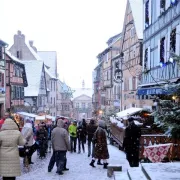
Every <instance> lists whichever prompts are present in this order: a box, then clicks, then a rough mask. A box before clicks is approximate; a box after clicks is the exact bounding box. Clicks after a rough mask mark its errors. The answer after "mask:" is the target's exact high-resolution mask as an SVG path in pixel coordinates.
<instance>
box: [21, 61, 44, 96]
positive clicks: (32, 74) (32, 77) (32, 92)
mask: <svg viewBox="0 0 180 180" xmlns="http://www.w3.org/2000/svg"><path fill="white" fill-rule="evenodd" d="M23 63H24V64H25V69H26V76H27V80H28V87H26V88H25V91H24V96H25V97H28V96H38V94H39V88H40V80H41V73H42V68H43V61H40V60H39V61H34V60H32V61H28V60H26V61H23Z"/></svg>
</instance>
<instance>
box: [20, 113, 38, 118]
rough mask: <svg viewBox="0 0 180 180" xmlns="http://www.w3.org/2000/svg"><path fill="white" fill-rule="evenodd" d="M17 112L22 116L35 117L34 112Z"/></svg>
mask: <svg viewBox="0 0 180 180" xmlns="http://www.w3.org/2000/svg"><path fill="white" fill-rule="evenodd" d="M17 114H20V115H22V116H27V117H32V118H35V117H36V116H37V115H36V114H31V113H27V112H17Z"/></svg>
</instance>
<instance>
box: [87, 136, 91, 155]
mask: <svg viewBox="0 0 180 180" xmlns="http://www.w3.org/2000/svg"><path fill="white" fill-rule="evenodd" d="M91 144H92V140H89V139H88V156H90V155H91Z"/></svg>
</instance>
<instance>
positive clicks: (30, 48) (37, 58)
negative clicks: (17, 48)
mask: <svg viewBox="0 0 180 180" xmlns="http://www.w3.org/2000/svg"><path fill="white" fill-rule="evenodd" d="M25 44H26V46H27V47H28V49H29V50H30V52H31V53H32V55H33V56H34V58H35V59H36V60H42V59H41V58H40V56H39V55H38V54H37V52H36V51H35V50H34V49H33V48H32V47H31V46H30V44H29V42H28V41H25Z"/></svg>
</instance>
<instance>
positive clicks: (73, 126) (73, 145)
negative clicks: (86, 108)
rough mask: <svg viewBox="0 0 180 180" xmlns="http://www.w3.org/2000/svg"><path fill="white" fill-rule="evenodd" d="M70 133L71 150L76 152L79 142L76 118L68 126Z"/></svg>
mask: <svg viewBox="0 0 180 180" xmlns="http://www.w3.org/2000/svg"><path fill="white" fill-rule="evenodd" d="M68 131H69V134H70V144H71V152H73V151H74V152H76V143H77V121H76V120H74V121H73V123H72V124H71V125H70V126H69V128H68Z"/></svg>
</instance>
